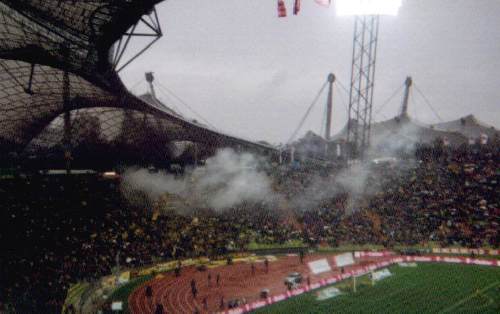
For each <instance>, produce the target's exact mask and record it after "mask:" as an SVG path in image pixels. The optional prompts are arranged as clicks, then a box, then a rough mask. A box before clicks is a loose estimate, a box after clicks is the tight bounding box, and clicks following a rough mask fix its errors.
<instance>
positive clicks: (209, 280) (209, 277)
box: [207, 272, 212, 287]
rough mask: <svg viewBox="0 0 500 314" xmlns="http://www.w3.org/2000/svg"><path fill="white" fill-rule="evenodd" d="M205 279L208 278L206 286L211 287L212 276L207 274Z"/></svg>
mask: <svg viewBox="0 0 500 314" xmlns="http://www.w3.org/2000/svg"><path fill="white" fill-rule="evenodd" d="M207 277H208V286H209V287H211V286H212V274H211V273H210V272H209V273H208V276H207Z"/></svg>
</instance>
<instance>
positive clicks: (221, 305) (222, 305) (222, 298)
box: [219, 295, 224, 311]
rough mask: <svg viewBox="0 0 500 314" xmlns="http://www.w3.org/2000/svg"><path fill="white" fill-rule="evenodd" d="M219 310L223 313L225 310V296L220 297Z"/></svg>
mask: <svg viewBox="0 0 500 314" xmlns="http://www.w3.org/2000/svg"><path fill="white" fill-rule="evenodd" d="M219 309H220V310H221V311H222V310H223V309H224V296H223V295H222V296H221V297H220V304H219Z"/></svg>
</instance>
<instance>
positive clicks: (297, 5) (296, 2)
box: [293, 0, 300, 15]
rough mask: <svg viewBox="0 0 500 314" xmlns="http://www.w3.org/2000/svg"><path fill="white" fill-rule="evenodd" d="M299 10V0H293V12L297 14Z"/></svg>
mask: <svg viewBox="0 0 500 314" xmlns="http://www.w3.org/2000/svg"><path fill="white" fill-rule="evenodd" d="M299 11H300V0H295V5H294V6H293V14H294V15H297V14H299Z"/></svg>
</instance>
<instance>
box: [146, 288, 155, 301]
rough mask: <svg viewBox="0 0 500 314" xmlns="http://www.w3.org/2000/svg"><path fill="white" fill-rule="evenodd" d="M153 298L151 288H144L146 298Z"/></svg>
mask: <svg viewBox="0 0 500 314" xmlns="http://www.w3.org/2000/svg"><path fill="white" fill-rule="evenodd" d="M152 296H153V288H151V286H150V285H147V286H146V297H147V298H148V299H150V298H151V297H152Z"/></svg>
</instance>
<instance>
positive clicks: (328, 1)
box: [314, 0, 332, 7]
mask: <svg viewBox="0 0 500 314" xmlns="http://www.w3.org/2000/svg"><path fill="white" fill-rule="evenodd" d="M314 1H316V3H317V4H319V5H322V6H324V7H329V6H330V4H331V3H332V0H314Z"/></svg>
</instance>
